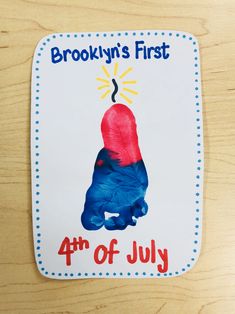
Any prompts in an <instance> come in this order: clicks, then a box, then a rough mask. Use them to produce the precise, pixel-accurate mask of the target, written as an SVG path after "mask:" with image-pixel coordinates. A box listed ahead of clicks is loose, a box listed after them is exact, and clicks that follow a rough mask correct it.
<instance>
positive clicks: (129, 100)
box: [120, 93, 132, 104]
mask: <svg viewBox="0 0 235 314" xmlns="http://www.w3.org/2000/svg"><path fill="white" fill-rule="evenodd" d="M120 96H121V97H122V98H123V99H124V100H126V101H127V102H128V104H132V101H131V99H130V98H128V97H127V96H126V95H124V94H123V93H120Z"/></svg>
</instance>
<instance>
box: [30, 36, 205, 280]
mask: <svg viewBox="0 0 235 314" xmlns="http://www.w3.org/2000/svg"><path fill="white" fill-rule="evenodd" d="M153 33H154V32H153ZM50 37H51V36H50ZM135 40H144V41H145V44H146V45H147V46H156V45H161V44H162V42H163V41H165V42H166V43H167V44H170V49H169V52H170V57H169V59H167V60H163V59H158V60H157V59H154V58H153V59H151V60H143V59H142V60H141V59H139V60H136V59H134V58H133V57H131V58H129V59H127V60H124V59H121V58H120V59H119V60H118V62H119V69H120V71H124V70H125V69H126V68H127V67H128V66H132V67H133V72H131V73H130V74H128V79H135V80H137V84H136V86H135V89H136V90H138V92H139V94H138V95H137V96H133V97H131V98H132V99H133V100H134V102H133V105H130V106H129V107H130V108H131V110H132V111H133V113H134V115H135V117H136V121H137V127H138V136H139V145H140V149H141V153H142V156H143V160H144V162H145V165H146V169H147V172H148V177H149V187H148V190H147V195H146V201H147V203H148V205H149V212H148V214H147V215H146V216H144V217H143V218H140V219H138V222H137V226H136V227H128V228H127V229H126V230H124V231H107V230H105V229H104V228H102V229H100V230H98V231H95V232H94V231H93V232H92V231H87V230H85V229H84V228H83V227H82V224H81V219H80V217H81V213H82V211H83V206H84V200H85V193H86V191H87V188H88V187H89V186H90V184H91V177H92V173H93V166H94V162H95V159H96V156H97V153H98V151H99V150H100V149H101V148H102V147H103V143H102V137H101V132H100V122H101V119H102V116H103V114H104V112H105V110H107V109H108V108H109V107H110V106H111V104H112V103H111V100H110V98H106V99H105V100H102V101H101V100H100V95H101V92H100V91H98V90H97V86H98V85H99V83H98V82H97V81H96V77H98V76H103V77H104V74H103V72H102V70H101V66H102V65H104V64H105V63H104V60H102V59H101V60H96V61H87V62H73V61H71V62H67V63H65V62H61V63H58V64H53V63H52V62H51V59H50V48H51V47H55V46H58V47H60V48H61V49H67V48H70V49H75V48H77V49H79V50H80V49H83V48H86V47H88V45H90V44H91V45H93V46H98V45H102V46H103V47H112V46H115V45H116V43H117V42H120V43H121V44H122V45H125V44H126V45H127V46H129V48H130V53H131V56H134V49H133V48H134V42H135ZM193 40H194V39H193ZM44 41H45V39H43V40H42V41H41V43H39V45H38V48H37V49H36V52H35V56H37V53H38V51H39V49H40V47H42V42H44ZM193 49H194V47H193V45H192V42H191V41H189V40H185V39H182V36H181V37H180V38H177V37H176V36H172V37H169V36H167V37H166V36H164V37H163V36H161V35H158V36H154V35H152V36H147V35H144V36H135V37H134V36H132V35H130V36H129V37H124V36H122V37H120V38H118V37H117V36H114V37H113V38H111V37H110V36H107V37H99V38H96V37H95V36H92V37H87V36H85V37H84V38H80V37H79V36H78V38H73V37H72V36H71V37H70V38H66V37H63V38H56V39H53V40H51V41H50V43H47V45H46V47H45V48H44V51H43V52H42V56H41V57H40V65H39V69H40V71H39V72H40V80H39V82H40V95H39V97H40V100H39V104H40V117H39V120H40V132H39V136H40V141H39V145H40V158H39V160H40V167H39V168H40V206H39V208H40V230H41V234H42V236H41V238H42V244H41V250H40V251H41V254H42V258H41V260H42V261H43V266H44V267H45V269H46V270H47V271H48V272H49V275H48V276H49V277H50V273H51V272H55V273H59V272H61V273H62V274H64V273H66V272H67V273H74V274H76V273H78V272H81V273H82V275H83V274H84V273H85V272H87V273H88V274H89V275H91V273H92V272H95V273H97V274H98V273H99V272H102V273H104V274H105V273H106V272H109V273H110V277H112V273H113V272H116V273H117V274H118V273H119V272H123V274H124V277H125V275H126V273H127V272H131V273H132V274H133V273H135V272H139V273H142V272H146V273H147V275H149V273H151V272H152V273H157V268H156V264H154V265H153V264H151V263H149V264H141V263H136V264H135V265H130V264H129V263H127V262H126V258H125V256H126V254H127V253H130V252H131V248H132V241H133V240H136V241H137V242H138V243H139V244H140V245H149V244H150V240H151V239H155V240H156V244H157V248H161V249H164V248H167V249H168V254H169V270H168V273H169V272H172V273H175V271H179V273H181V269H182V268H183V267H186V265H187V263H189V262H190V259H191V257H192V256H194V257H195V259H196V258H197V256H198V254H199V252H197V253H196V254H195V253H193V249H194V247H195V246H194V243H193V242H194V238H195V236H194V232H195V228H194V226H195V224H196V222H195V208H196V205H195V193H196V189H195V185H196V180H195V177H196V167H197V166H196V161H197V159H198V157H197V155H196V151H197V148H196V147H197V146H196V143H197V132H196V131H197V130H196V117H197V116H196V107H195V102H196V100H195V83H194V80H195V76H194V72H195V68H194V63H195V62H194V57H195V53H194V52H193ZM37 50H38V51H37ZM37 59H38V58H37V57H35V58H34V64H33V75H32V100H33V101H32V108H33V109H32V131H33V130H34V128H35V126H34V121H35V119H37V117H36V116H35V101H34V99H35V97H36V93H35V88H34V86H35V82H36V80H35V76H36V75H37V73H36V72H35V71H34V68H35V67H36V64H35V62H36V60H37ZM115 61H116V60H113V62H112V64H111V65H107V64H106V67H107V68H108V70H109V71H110V72H111V71H112V70H113V67H114V62H115ZM198 63H199V61H198ZM197 71H199V69H197ZM198 79H199V80H200V76H198ZM199 86H200V84H199ZM117 102H121V103H125V102H124V101H123V100H122V99H121V98H118V97H117ZM199 102H201V100H200V98H199ZM199 108H200V107H199ZM32 134H34V133H33V132H32ZM32 136H33V138H32V178H33V180H32V187H33V192H32V193H33V204H35V200H36V198H35V189H34V186H35V183H36V181H35V178H34V174H35V165H34V161H35V158H34V156H35V152H34V146H35V141H34V135H32ZM201 151H202V152H203V149H202V147H201ZM201 156H202V155H201ZM201 159H203V158H201ZM197 182H199V183H200V187H201V188H200V189H199V192H200V194H201V197H202V177H201V180H197ZM200 203H201V202H200ZM201 206H202V205H201V204H200V208H201ZM35 208H36V207H35V206H33V215H34V218H35V215H36V214H35ZM199 225H200V228H199V229H200V231H199V237H198V240H199V246H200V238H201V219H200V221H199ZM37 232H38V230H36V229H35V223H34V233H37ZM65 236H68V237H71V238H72V237H75V236H82V237H83V238H85V239H88V240H89V241H90V244H91V249H90V250H89V251H86V250H84V251H83V252H77V253H74V254H73V255H72V265H71V266H70V267H66V266H65V257H64V256H59V255H58V254H57V251H58V249H59V246H60V243H61V241H62V240H63V239H64V237H65ZM35 238H36V237H35ZM112 238H116V239H117V240H118V249H119V250H120V251H121V253H120V254H119V255H117V256H115V258H114V261H115V262H114V264H113V265H108V264H107V263H105V264H103V265H96V264H95V263H94V261H93V257H92V252H93V249H94V248H95V247H96V246H97V245H99V244H106V245H108V243H109V241H110V240H111V239H112ZM35 245H36V246H37V244H35ZM37 260H38V258H37ZM40 267H41V266H39V268H40ZM42 273H44V272H42ZM55 277H56V278H57V276H53V278H55ZM81 277H83V276H81ZM62 278H63V276H62Z"/></svg>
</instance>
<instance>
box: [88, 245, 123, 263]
mask: <svg viewBox="0 0 235 314" xmlns="http://www.w3.org/2000/svg"><path fill="white" fill-rule="evenodd" d="M117 243H118V241H117V240H116V239H112V240H111V241H110V244H109V248H107V247H106V246H105V245H103V244H101V245H98V246H97V247H96V249H95V251H94V261H95V262H96V264H103V263H104V262H105V261H106V259H107V258H108V263H109V264H113V256H114V254H119V253H120V251H118V250H114V246H115V245H116V244H117ZM100 254H101V255H102V256H101V257H100Z"/></svg>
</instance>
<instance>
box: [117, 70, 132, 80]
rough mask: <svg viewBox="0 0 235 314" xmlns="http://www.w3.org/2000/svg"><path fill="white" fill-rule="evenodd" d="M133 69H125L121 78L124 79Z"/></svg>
mask: <svg viewBox="0 0 235 314" xmlns="http://www.w3.org/2000/svg"><path fill="white" fill-rule="evenodd" d="M132 70H133V69H132V68H128V69H127V70H126V71H124V72H123V73H122V74H121V75H120V76H119V78H120V79H122V78H123V77H124V76H126V75H127V74H128V73H129V72H131V71H132Z"/></svg>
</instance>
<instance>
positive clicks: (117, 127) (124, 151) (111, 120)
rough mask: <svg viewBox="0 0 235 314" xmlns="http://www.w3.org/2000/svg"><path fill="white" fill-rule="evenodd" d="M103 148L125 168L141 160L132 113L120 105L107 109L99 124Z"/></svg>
mask: <svg viewBox="0 0 235 314" xmlns="http://www.w3.org/2000/svg"><path fill="white" fill-rule="evenodd" d="M101 132H102V135H103V140H104V147H105V148H106V149H108V150H110V151H111V152H112V153H111V158H113V159H118V160H119V164H120V165H121V166H127V165H130V164H132V163H135V162H138V161H140V160H141V159H142V157H141V153H140V149H139V145H138V135H137V131H136V122H135V117H134V115H133V113H132V111H131V110H130V109H129V108H128V107H126V106H125V105H122V104H115V105H113V106H112V107H111V108H110V109H108V110H107V111H106V112H105V114H104V117H103V119H102V122H101Z"/></svg>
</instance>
